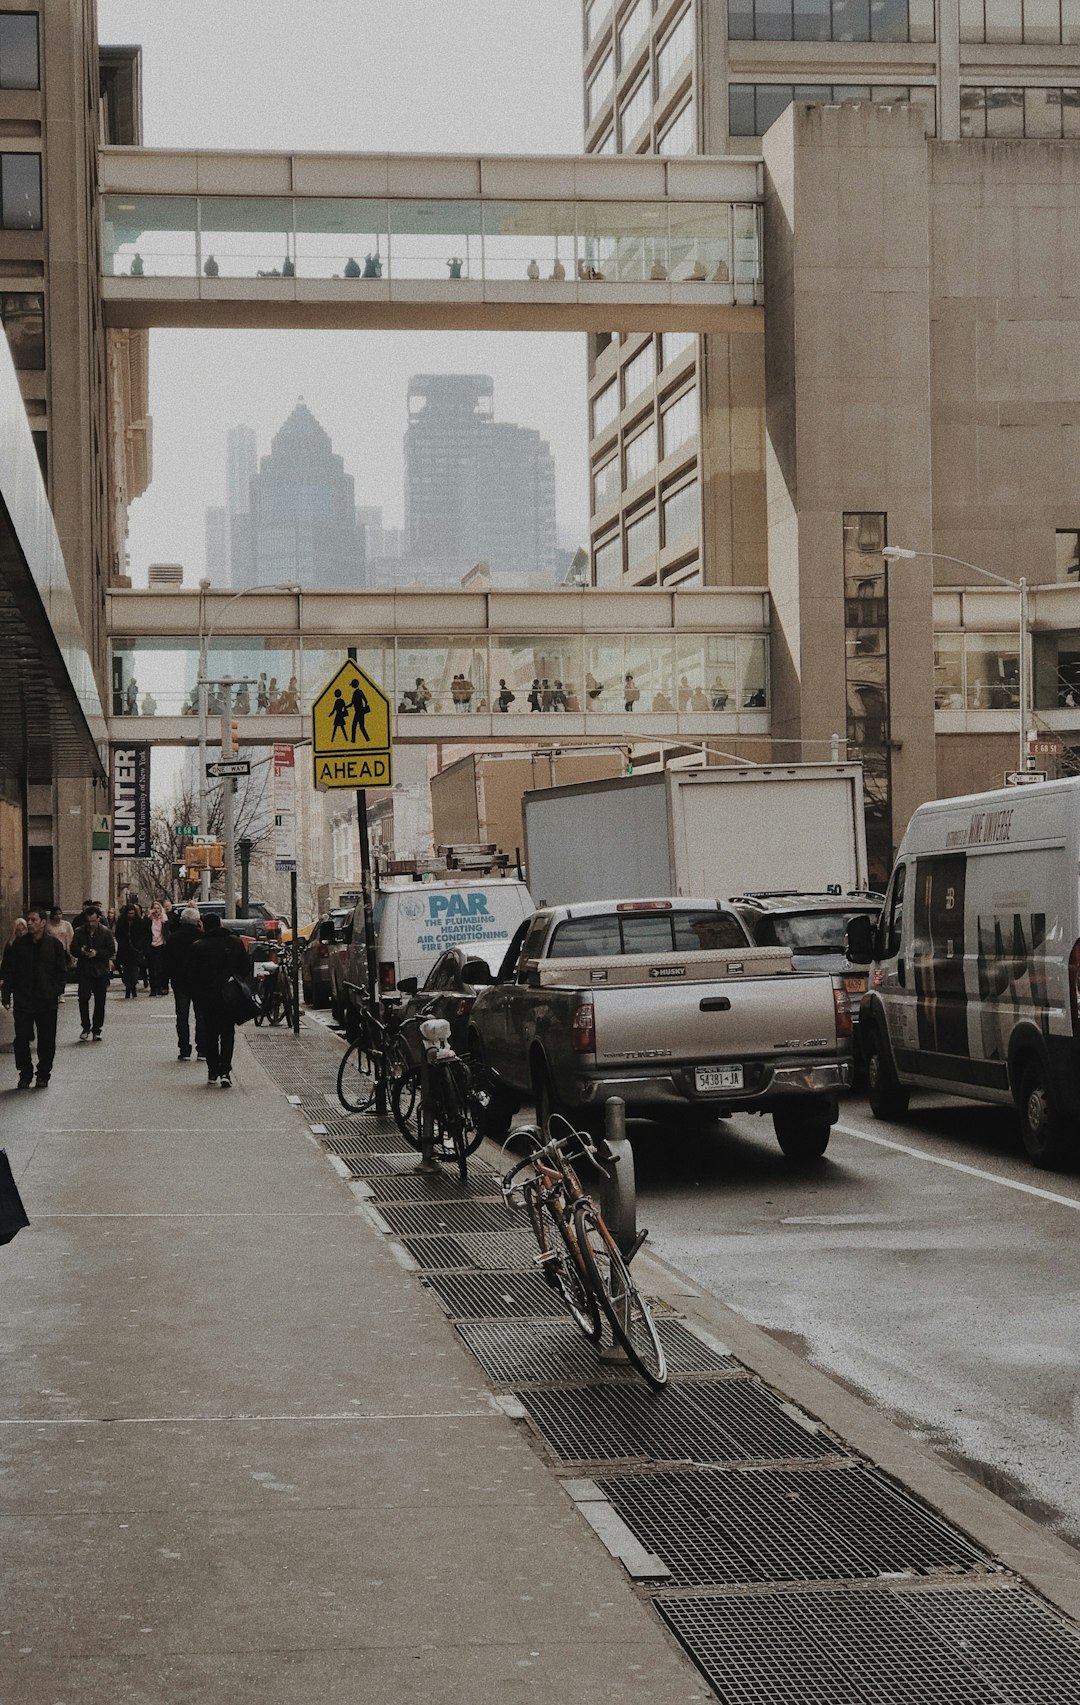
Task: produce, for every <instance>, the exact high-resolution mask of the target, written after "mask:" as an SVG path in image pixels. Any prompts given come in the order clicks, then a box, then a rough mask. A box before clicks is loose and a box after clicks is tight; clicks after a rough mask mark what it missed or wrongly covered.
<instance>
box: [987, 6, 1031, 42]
mask: <svg viewBox="0 0 1080 1705" xmlns="http://www.w3.org/2000/svg"><path fill="white" fill-rule="evenodd" d="M985 4H986V39H987V41H1022V40H1023V35H1024V31H1023V26H1022V22H1021V10H1022V8H1021V4H1020V0H985Z"/></svg>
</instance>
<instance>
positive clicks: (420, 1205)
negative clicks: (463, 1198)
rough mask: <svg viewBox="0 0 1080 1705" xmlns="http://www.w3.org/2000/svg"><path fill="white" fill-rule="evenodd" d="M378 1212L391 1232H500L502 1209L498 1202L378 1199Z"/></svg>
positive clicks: (502, 1224) (502, 1223) (503, 1210)
mask: <svg viewBox="0 0 1080 1705" xmlns="http://www.w3.org/2000/svg"><path fill="white" fill-rule="evenodd" d="M379 1212H380V1214H381V1215H382V1217H383V1219H384V1220H385V1221H386V1223H387V1225H388V1226H390V1228H391V1229H392V1230H393V1231H400V1232H405V1233H412V1235H413V1236H417V1235H419V1234H422V1233H424V1232H425V1231H427V1232H431V1233H432V1234H437V1233H439V1232H447V1231H449V1232H455V1231H504V1230H505V1228H506V1209H505V1208H504V1207H503V1205H502V1203H501V1202H381V1203H380V1204H379Z"/></svg>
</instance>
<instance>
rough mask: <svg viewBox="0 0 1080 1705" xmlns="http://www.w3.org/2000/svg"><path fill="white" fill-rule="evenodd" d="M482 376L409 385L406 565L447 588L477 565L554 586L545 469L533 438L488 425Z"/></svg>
mask: <svg viewBox="0 0 1080 1705" xmlns="http://www.w3.org/2000/svg"><path fill="white" fill-rule="evenodd" d="M494 390H495V386H494V382H493V381H492V380H491V379H490V378H488V377H487V376H486V375H485V374H476V373H452V374H420V375H418V376H416V377H414V378H413V379H411V380H410V381H409V426H408V430H407V432H406V434H405V531H406V535H407V539H408V553H409V566H410V568H411V569H412V570H414V571H415V572H416V573H417V574H418V575H420V576H421V577H424V578H430V579H432V580H435V579H439V580H445V581H446V582H447V583H448V584H450V583H453V582H456V581H458V580H460V578H461V575H462V574H463V573H464V572H465V571H466V570H467V569H469V568H471V567H472V566H473V564H474V563H477V562H479V561H481V560H484V561H487V562H489V563H490V564H491V570H492V574H493V576H494V578H495V580H496V582H498V581H499V580H503V581H507V580H515V581H523V582H532V583H543V584H547V585H550V584H551V583H552V582H553V580H554V578H555V551H556V543H557V540H556V528H555V463H554V460H553V458H552V455H551V451H550V449H549V447H548V445H547V443H546V442H545V441H544V439H542V438H541V436H540V434H539V433H538V432H534V431H532V430H530V429H529V428H527V427H524V426H514V425H511V424H510V423H508V422H503V421H497V420H495V418H494Z"/></svg>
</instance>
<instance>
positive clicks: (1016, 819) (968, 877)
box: [848, 778, 1080, 1167]
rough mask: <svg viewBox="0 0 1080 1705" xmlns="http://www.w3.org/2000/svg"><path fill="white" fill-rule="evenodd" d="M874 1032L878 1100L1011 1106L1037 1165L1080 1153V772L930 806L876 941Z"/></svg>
mask: <svg viewBox="0 0 1080 1705" xmlns="http://www.w3.org/2000/svg"><path fill="white" fill-rule="evenodd" d="M848 940H849V945H850V947H851V948H852V949H853V951H854V952H855V953H856V955H857V957H858V958H859V959H863V958H865V959H867V960H870V961H871V971H870V976H869V989H868V992H867V994H866V996H865V998H864V1000H863V1003H862V1012H861V1023H860V1036H861V1038H862V1052H863V1057H864V1060H865V1062H866V1072H867V1084H868V1092H869V1097H870V1104H871V1107H872V1108H873V1111H874V1113H875V1114H876V1115H877V1117H878V1118H879V1119H899V1118H902V1117H903V1116H904V1114H905V1113H906V1112H907V1108H908V1097H909V1093H910V1090H911V1089H912V1088H915V1087H917V1088H920V1089H929V1090H938V1091H944V1092H946V1093H947V1094H949V1095H963V1096H970V1097H974V1099H976V1100H979V1101H993V1102H999V1103H1002V1104H1009V1103H1012V1104H1014V1105H1015V1106H1016V1108H1017V1110H1018V1112H1019V1115H1020V1129H1021V1134H1022V1136H1023V1140H1024V1146H1025V1148H1026V1149H1027V1152H1028V1154H1029V1156H1030V1157H1031V1159H1032V1160H1033V1161H1034V1162H1035V1163H1036V1165H1038V1166H1047V1167H1053V1166H1058V1165H1061V1164H1064V1163H1066V1162H1069V1161H1072V1160H1074V1159H1075V1157H1076V1155H1077V1152H1078V1150H1080V1012H1078V995H1080V988H1078V984H1080V778H1076V779H1072V780H1067V781H1056V782H1043V783H1036V784H1034V785H1032V786H1030V787H1022V788H1021V787H1016V788H1002V789H1001V790H999V791H996V792H993V793H981V794H972V795H969V796H967V797H966V798H961V799H941V800H936V801H934V802H932V803H931V804H928V805H923V806H920V807H919V809H918V810H917V811H916V813H915V815H914V816H913V817H912V819H911V822H910V823H909V824H908V828H907V832H906V834H905V835H904V839H903V841H902V843H901V846H900V851H899V854H898V855H897V861H896V868H895V870H894V871H893V874H892V878H891V880H890V883H889V888H888V893H887V894H886V898H885V904H884V906H883V907H882V911H881V918H880V921H879V924H878V927H877V932H876V937H875V936H874V935H873V934H872V932H871V930H870V929H869V927H868V926H864V925H863V920H861V919H859V920H855V922H854V923H853V924H852V925H851V926H849V932H848Z"/></svg>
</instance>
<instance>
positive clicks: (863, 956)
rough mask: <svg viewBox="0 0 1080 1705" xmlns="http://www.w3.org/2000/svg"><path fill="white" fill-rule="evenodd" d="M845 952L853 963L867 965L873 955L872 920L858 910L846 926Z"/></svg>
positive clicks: (865, 913) (867, 914)
mask: <svg viewBox="0 0 1080 1705" xmlns="http://www.w3.org/2000/svg"><path fill="white" fill-rule="evenodd" d="M845 952H846V953H847V956H848V958H849V959H850V960H851V963H852V964H853V965H869V964H870V963H871V962H872V960H873V957H874V921H873V919H872V918H871V917H870V915H869V913H867V912H860V913H858V914H857V916H855V917H853V918H852V919H851V921H850V922H849V924H848V926H847V931H846V935H845Z"/></svg>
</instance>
